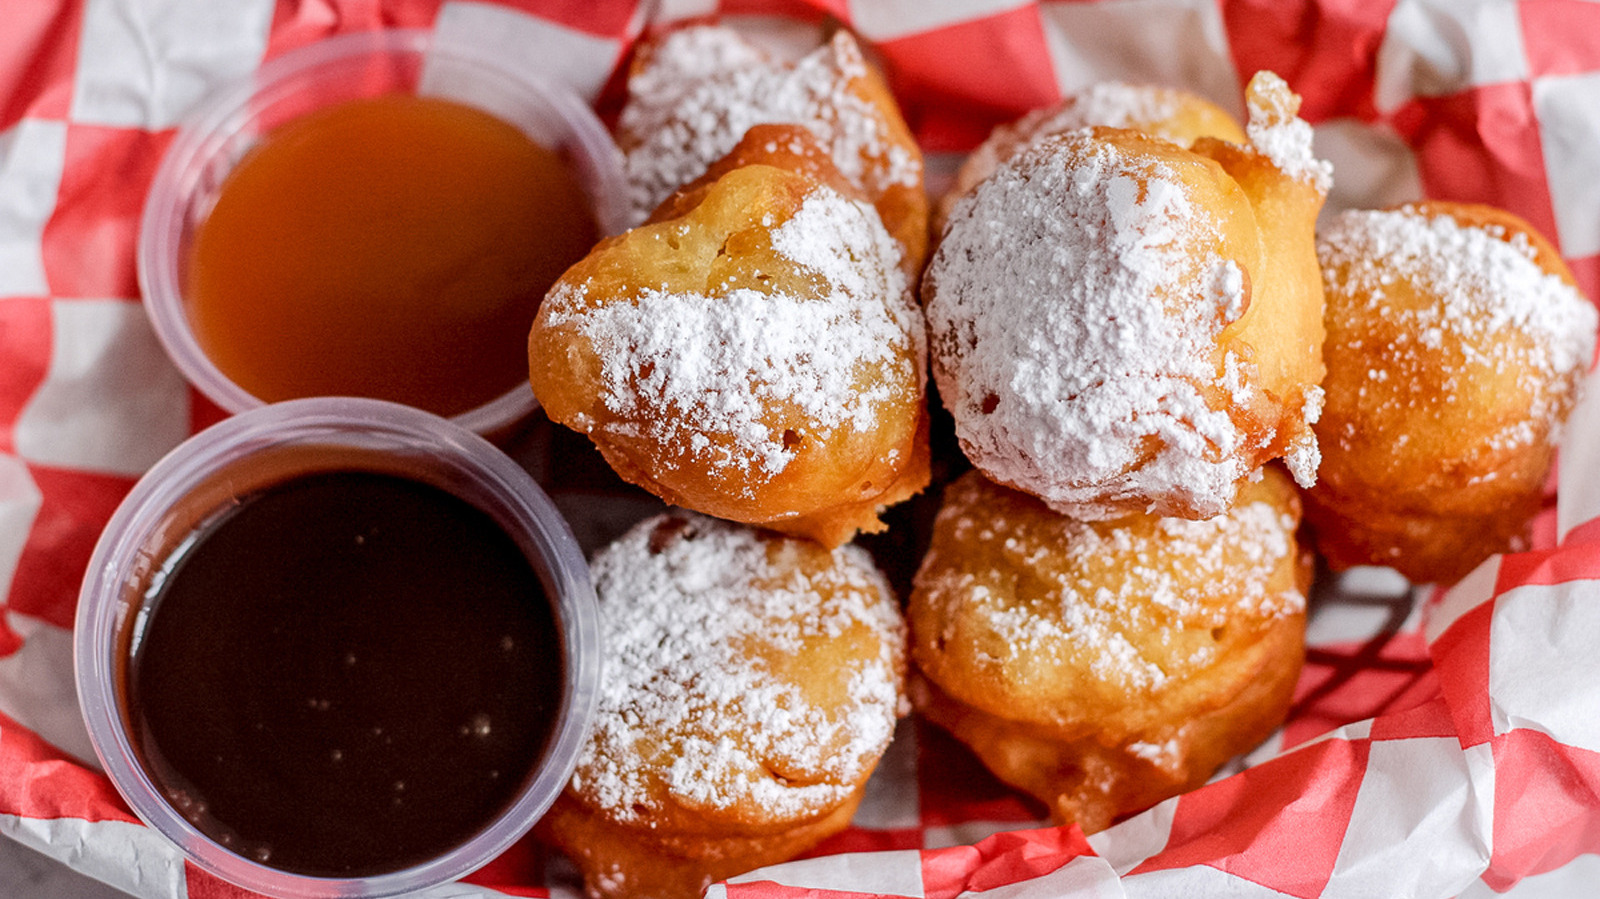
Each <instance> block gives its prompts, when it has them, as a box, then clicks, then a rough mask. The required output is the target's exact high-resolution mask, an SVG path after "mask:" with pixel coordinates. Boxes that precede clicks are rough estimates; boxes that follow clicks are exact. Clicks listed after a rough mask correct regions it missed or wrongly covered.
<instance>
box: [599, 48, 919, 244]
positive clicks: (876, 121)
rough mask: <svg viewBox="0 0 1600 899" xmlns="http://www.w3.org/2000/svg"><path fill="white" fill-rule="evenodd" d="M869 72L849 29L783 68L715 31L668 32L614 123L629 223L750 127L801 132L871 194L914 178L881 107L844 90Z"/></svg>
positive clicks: (909, 155)
mask: <svg viewBox="0 0 1600 899" xmlns="http://www.w3.org/2000/svg"><path fill="white" fill-rule="evenodd" d="M868 73H869V70H868V68H867V63H866V60H865V59H864V58H863V57H862V55H861V50H860V48H859V47H857V46H856V44H855V41H854V39H853V38H851V37H850V36H849V34H848V33H847V32H843V31H840V32H839V33H838V34H836V35H835V36H834V38H833V39H832V40H831V41H829V42H828V43H827V44H824V45H823V46H821V47H819V48H817V49H816V50H814V51H812V52H811V53H809V54H807V55H806V56H804V57H803V58H801V59H800V60H798V61H797V62H795V63H793V64H792V65H791V64H788V63H785V62H783V61H781V60H777V59H773V58H770V57H768V56H767V55H766V54H764V53H763V52H762V51H761V50H759V49H758V48H756V47H755V46H753V45H751V44H750V43H749V42H748V41H746V40H745V39H744V38H743V37H741V36H740V35H739V34H738V32H736V31H734V30H733V29H731V28H728V27H725V26H718V25H700V26H692V27H688V28H683V29H680V30H678V31H674V32H672V33H670V34H668V35H667V36H666V37H665V38H663V39H662V40H661V42H660V43H659V44H657V45H656V46H655V47H654V48H653V49H652V51H651V53H650V56H649V57H648V59H647V61H646V64H645V65H644V66H643V67H642V68H641V69H640V71H638V72H636V73H635V74H634V75H633V77H632V78H630V79H629V81H628V98H627V101H626V102H625V104H624V106H623V108H622V112H621V115H620V118H619V126H620V132H621V134H622V135H623V141H622V143H623V154H624V169H625V172H626V175H627V179H628V189H629V201H630V205H631V206H632V209H633V214H634V220H635V222H640V221H643V220H644V219H645V218H646V217H647V216H648V215H649V214H650V212H651V211H652V210H654V209H655V207H656V206H657V205H658V204H660V203H661V201H663V200H665V199H666V198H667V197H668V196H670V195H671V194H672V192H673V191H675V190H677V189H678V188H680V187H682V186H683V185H685V184H687V183H689V182H690V181H693V180H694V179H695V178H698V177H699V176H700V175H701V174H703V173H704V172H705V171H706V169H707V168H709V167H710V166H711V164H712V163H713V162H715V161H717V160H718V159H721V158H722V157H723V156H724V155H725V154H727V153H728V151H730V150H732V149H733V148H734V146H735V145H736V144H737V143H738V142H739V140H740V139H741V138H742V137H744V135H745V132H746V131H749V130H750V128H752V127H753V126H755V125H769V124H792V125H801V126H804V127H805V128H807V129H809V130H810V131H811V132H812V133H814V134H815V135H816V137H817V139H818V141H819V142H820V143H821V144H822V145H823V146H824V147H825V148H827V149H828V150H829V152H830V156H831V158H832V160H833V163H834V165H835V166H837V167H838V169H839V172H840V173H841V174H842V175H844V177H845V178H846V179H848V180H849V181H850V182H851V183H852V184H854V185H855V186H857V187H859V188H862V189H863V190H865V191H866V192H867V193H868V194H869V195H871V196H877V195H879V194H881V193H883V191H884V190H886V189H887V188H889V187H892V186H895V185H906V186H916V185H917V184H920V183H921V180H922V162H921V159H920V157H918V156H917V154H915V153H914V152H911V150H909V149H908V148H906V147H903V146H901V145H900V144H898V143H897V142H896V141H895V140H894V139H893V135H892V133H891V131H890V128H889V125H888V123H887V122H886V121H885V119H884V112H883V110H881V109H879V108H878V107H877V106H875V105H874V104H872V103H871V102H868V101H867V100H864V99H862V98H861V97H858V96H857V95H856V94H854V93H852V91H851V85H852V82H855V81H858V80H859V79H863V78H866V77H867V76H868Z"/></svg>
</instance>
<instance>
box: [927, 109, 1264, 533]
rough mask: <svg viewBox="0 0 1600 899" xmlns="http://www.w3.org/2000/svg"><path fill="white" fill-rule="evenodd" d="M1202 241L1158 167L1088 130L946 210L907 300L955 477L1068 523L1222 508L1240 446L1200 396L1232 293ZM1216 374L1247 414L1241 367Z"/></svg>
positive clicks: (1165, 171)
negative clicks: (1030, 498)
mask: <svg viewBox="0 0 1600 899" xmlns="http://www.w3.org/2000/svg"><path fill="white" fill-rule="evenodd" d="M1219 227H1220V226H1219V223H1218V222H1217V221H1216V220H1215V217H1214V216H1213V215H1211V214H1210V213H1209V212H1206V211H1203V210H1201V209H1198V208H1196V206H1195V204H1194V203H1193V202H1192V201H1191V199H1190V196H1189V193H1188V191H1187V189H1186V188H1185V186H1184V184H1183V183H1182V181H1181V180H1180V178H1179V175H1178V173H1177V172H1176V171H1175V170H1173V169H1172V168H1171V167H1170V166H1169V165H1168V163H1167V162H1166V161H1165V160H1161V159H1152V158H1136V157H1135V155H1134V154H1132V153H1129V152H1125V151H1124V150H1123V149H1121V148H1120V147H1119V146H1117V145H1113V144H1111V143H1108V142H1104V141H1099V140H1097V139H1096V138H1095V137H1094V135H1093V134H1092V133H1090V132H1074V133H1070V134H1066V135H1059V136H1055V137H1050V138H1045V139H1042V140H1040V141H1039V142H1037V143H1036V144H1034V145H1032V146H1030V147H1028V148H1026V149H1024V150H1023V151H1022V152H1020V153H1019V154H1018V155H1016V156H1015V157H1013V158H1012V159H1011V160H1009V161H1007V162H1006V163H1005V164H1003V165H1002V166H1001V167H1000V168H999V169H997V170H996V171H995V173H994V174H993V175H992V176H991V177H990V178H989V179H987V180H986V181H985V182H984V183H983V184H981V185H980V186H979V187H978V189H977V190H975V191H974V192H973V193H972V194H970V195H969V196H967V197H965V198H963V199H962V200H961V201H960V202H959V203H958V204H957V205H956V206H955V208H954V209H953V210H952V213H951V219H950V225H949V227H948V228H947V229H946V233H945V236H944V239H943V241H942V242H941V244H940V246H939V249H938V252H937V253H936V254H935V257H934V259H933V262H932V263H931V265H930V266H929V269H928V275H927V287H926V288H925V296H926V298H927V306H926V311H927V316H928V322H929V333H930V335H931V341H932V342H931V350H932V353H933V362H934V365H933V371H934V376H935V378H936V380H937V382H938V385H939V389H940V392H941V396H942V397H943V399H944V402H945V404H946V406H947V407H948V408H949V409H950V411H951V413H952V415H953V416H954V418H955V424H956V431H957V435H958V436H959V437H960V440H961V443H962V447H963V449H964V450H965V451H966V453H967V455H968V457H969V458H970V459H971V460H972V461H973V463H974V464H975V465H977V466H978V467H979V468H981V469H982V470H983V471H984V472H986V473H987V474H989V475H990V476H991V477H993V478H994V479H995V480H998V481H1001V482H1003V483H1007V484H1011V485H1012V486H1016V487H1019V488H1021V489H1023V490H1025V491H1027V492H1029V493H1032V494H1034V495H1036V496H1038V497H1039V498H1041V499H1043V500H1044V501H1045V502H1046V503H1047V504H1049V505H1050V506H1051V507H1052V508H1054V509H1056V510H1057V511H1059V512H1063V513H1065V514H1069V515H1073V516H1076V517H1080V518H1087V519H1095V518H1104V517H1107V516H1109V515H1114V514H1118V513H1119V512H1121V511H1122V510H1121V509H1119V508H1118V507H1117V505H1116V502H1118V501H1120V500H1122V499H1123V498H1125V497H1144V496H1152V497H1179V498H1181V499H1182V501H1183V502H1185V503H1187V504H1189V505H1191V506H1192V507H1193V508H1194V509H1196V510H1197V511H1198V514H1199V515H1201V516H1209V515H1214V514H1217V513H1218V512H1220V511H1222V510H1223V509H1225V508H1226V507H1227V505H1228V503H1229V502H1231V501H1232V498H1233V495H1234V493H1235V492H1236V482H1237V481H1238V480H1239V479H1240V478H1241V477H1243V476H1244V475H1246V474H1247V473H1248V469H1247V468H1246V466H1245V465H1244V463H1243V462H1242V461H1241V460H1240V458H1239V456H1238V451H1239V450H1240V449H1241V448H1242V445H1243V443H1244V442H1245V441H1246V439H1247V438H1246V436H1245V435H1244V434H1243V433H1242V431H1241V430H1240V429H1239V428H1238V427H1237V426H1236V424H1235V423H1234V422H1233V421H1232V419H1231V418H1230V417H1229V415H1228V413H1227V411H1226V410H1222V409H1213V408H1212V407H1211V406H1209V405H1208V403H1207V401H1206V395H1205V393H1206V390H1208V389H1213V388H1212V385H1213V384H1215V383H1216V382H1217V380H1218V371H1217V365H1218V363H1217V359H1216V346H1217V336H1218V334H1219V333H1220V332H1221V330H1222V329H1223V327H1225V326H1226V325H1227V324H1228V323H1229V322H1231V321H1233V320H1234V319H1236V318H1237V317H1238V316H1239V315H1241V314H1242V312H1243V310H1244V308H1245V302H1246V296H1247V295H1246V292H1245V291H1246V286H1245V281H1244V277H1243V273H1242V271H1241V270H1240V268H1239V267H1238V265H1237V264H1236V263H1235V262H1233V261H1232V260H1229V259H1226V258H1223V257H1222V256H1220V255H1219V254H1218V253H1217V252H1215V251H1214V250H1199V249H1197V247H1204V246H1215V245H1216V244H1217V242H1218V241H1219V239H1220V238H1219V237H1218V234H1219V232H1218V230H1217V229H1218V228H1219ZM1223 365H1224V371H1225V376H1224V385H1225V387H1226V388H1227V389H1228V390H1229V391H1230V392H1231V393H1232V395H1233V397H1234V399H1235V400H1236V401H1241V402H1243V401H1248V400H1249V399H1250V396H1251V394H1252V392H1253V391H1254V389H1255V388H1253V387H1252V386H1251V385H1250V383H1249V380H1248V378H1247V377H1246V374H1247V370H1248V369H1249V363H1248V362H1247V361H1245V360H1241V359H1237V358H1233V357H1231V355H1230V357H1229V358H1226V359H1224V360H1223ZM1152 446H1153V447H1154V448H1155V449H1154V454H1153V456H1152V455H1150V452H1151V447H1152ZM1108 500H1110V501H1111V503H1110V504H1108V502H1107V501H1108Z"/></svg>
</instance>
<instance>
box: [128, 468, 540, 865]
mask: <svg viewBox="0 0 1600 899" xmlns="http://www.w3.org/2000/svg"><path fill="white" fill-rule="evenodd" d="M152 583H153V584H154V587H153V588H152V591H151V595H150V597H149V598H148V599H147V600H146V604H145V607H144V609H143V610H142V611H141V612H140V616H141V618H143V619H144V623H143V624H142V626H141V627H142V630H141V633H139V635H138V636H137V637H136V639H135V640H134V644H133V647H132V658H131V659H130V662H129V665H128V667H127V669H126V672H125V674H124V677H125V678H126V680H125V682H124V684H123V687H122V689H123V690H124V695H125V697H126V699H125V703H126V704H125V710H126V714H127V716H128V718H129V731H130V733H131V734H132V735H133V738H134V739H133V742H134V747H135V751H136V752H137V754H138V756H139V759H140V762H141V764H142V766H143V767H144V768H145V770H146V771H147V772H148V773H149V774H150V776H151V778H152V780H153V781H154V782H155V783H156V785H157V787H158V789H160V790H161V792H162V793H163V795H164V796H165V797H166V798H167V800H168V802H169V803H170V804H171V805H172V806H173V807H174V808H175V809H176V810H177V811H178V812H179V813H180V814H183V815H184V816H185V817H186V818H188V819H189V820H190V821H191V822H192V823H193V824H194V825H195V826H196V827H197V828H198V829H199V830H200V831H201V832H202V833H205V834H207V835H208V836H210V837H211V838H212V839H213V840H215V841H217V842H218V843H219V844H221V845H223V846H225V847H227V848H229V849H231V850H232V851H234V852H235V853H237V854H239V855H242V856H244V857H246V858H251V859H254V860H257V861H259V862H262V863H263V864H267V865H270V866H272V867H275V868H279V869H281V870H285V871H292V872H295V873H300V874H308V875H312V876H333V877H357V876H368V875H373V874H381V873H387V872H390V871H396V870H400V869H402V868H405V867H408V866H410V865H413V864H416V863H418V862H421V861H424V860H426V859H429V858H432V857H435V856H437V855H439V854H441V853H443V852H445V851H447V850H449V849H451V848H453V847H455V846H458V845H460V844H461V843H463V842H464V841H466V840H467V839H469V838H471V837H472V835H473V834H475V833H477V832H479V831H480V830H481V829H482V828H483V827H485V826H486V825H487V824H488V823H489V822H490V821H491V820H492V819H493V818H494V817H496V816H497V815H498V814H499V813H500V812H501V811H503V810H504V809H505V808H506V807H508V806H509V805H510V803H511V802H513V801H514V800H515V798H516V796H517V794H518V793H519V792H520V791H521V789H522V787H523V785H524V784H526V783H527V780H528V777H529V776H530V775H531V773H532V772H533V771H534V769H535V767H536V766H537V765H538V764H539V761H540V759H541V758H542V757H543V755H544V753H545V751H546V749H547V746H548V745H549V742H550V739H551V735H552V733H553V731H554V728H555V725H556V723H557V716H558V714H559V711H560V708H561V702H562V694H563V687H562V677H563V671H564V661H563V652H562V642H561V636H560V629H559V626H558V624H557V622H556V618H555V612H554V609H553V607H552V606H551V603H550V600H549V599H548V597H547V595H546V594H545V592H544V589H543V587H542V585H541V581H540V578H539V576H538V574H537V572H536V571H535V569H534V567H533V565H532V563H530V561H529V560H528V557H527V555H526V553H525V552H524V551H523V549H522V547H521V546H520V545H519V544H518V543H517V541H516V540H514V539H513V538H512V537H510V536H509V535H508V534H507V533H506V532H505V531H504V530H503V529H502V528H501V527H500V525H499V524H498V523H497V522H496V521H495V520H494V519H493V518H492V517H491V516H489V515H488V514H487V513H485V512H483V511H481V510H480V509H478V508H477V507H476V506H474V505H472V504H471V503H469V502H467V501H466V500H463V499H461V498H459V497H457V496H455V495H454V494H451V493H448V492H446V491H444V490H442V489H440V488H438V487H434V486H432V485H430V484H426V483H422V482H420V481H415V480H412V479H410V478H407V477H403V476H397V475H392V474H387V473H381V472H373V471H360V470H335V471H322V472H316V473H312V474H307V475H302V476H299V477H296V478H292V479H290V480H288V481H285V482H282V483H279V484H276V485H274V486H271V487H267V488H265V489H262V490H259V491H256V492H254V493H251V494H248V495H246V496H244V497H241V498H240V499H239V502H238V504H237V505H236V506H233V507H230V508H228V509H227V510H226V511H224V512H223V513H221V514H219V515H217V516H215V517H214V520H211V521H208V522H205V523H202V524H201V525H200V526H198V527H197V528H195V529H194V531H193V532H192V533H191V534H190V538H189V539H188V540H185V541H183V542H182V543H181V544H180V546H179V547H178V548H177V549H176V550H175V551H174V552H173V553H172V555H171V557H169V558H168V559H167V560H166V561H165V562H164V563H163V566H162V573H161V575H159V576H158V577H157V578H155V579H154V580H153V581H152Z"/></svg>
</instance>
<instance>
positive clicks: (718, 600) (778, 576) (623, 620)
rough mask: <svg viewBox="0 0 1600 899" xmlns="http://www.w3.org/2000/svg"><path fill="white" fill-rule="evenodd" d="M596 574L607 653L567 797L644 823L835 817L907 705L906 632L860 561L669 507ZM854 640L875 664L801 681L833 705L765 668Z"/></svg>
mask: <svg viewBox="0 0 1600 899" xmlns="http://www.w3.org/2000/svg"><path fill="white" fill-rule="evenodd" d="M819 556H820V557H822V560H821V561H820V562H819V561H818V558H817V557H819ZM593 574H594V581H595V589H596V592H597V594H598V596H599V599H600V618H601V630H602V633H601V642H602V645H604V646H605V647H606V651H607V656H606V664H605V666H604V670H603V673H602V676H601V686H600V700H599V709H598V711H597V713H596V715H595V719H594V725H593V729H592V731H591V733H590V736H589V739H588V741H587V743H586V744H585V745H584V748H583V750H582V752H581V754H580V756H579V760H578V767H577V771H576V773H575V774H574V775H573V779H572V784H571V789H573V790H574V791H575V792H576V793H577V794H578V795H579V796H580V797H582V798H584V799H585V800H586V801H588V802H590V803H592V804H593V805H594V806H595V807H597V808H600V809H602V810H604V811H605V813H606V814H607V816H608V817H611V818H613V819H615V820H618V821H623V822H632V821H639V820H649V818H650V816H651V815H652V814H653V813H656V812H659V811H660V810H661V809H662V807H663V805H664V804H668V803H670V804H672V805H676V806H678V807H681V808H687V809H691V810H698V811H707V812H713V813H714V812H717V811H724V812H725V811H728V810H730V809H736V808H741V807H743V808H750V807H754V808H759V809H761V810H762V811H761V817H762V819H763V820H770V821H774V822H785V821H794V820H797V819H800V818H803V817H804V816H807V815H814V814H817V813H819V812H822V811H829V810H831V809H832V808H833V807H834V806H836V805H837V804H838V803H839V802H842V801H844V799H846V798H847V797H848V796H849V795H850V793H851V792H853V791H854V790H855V789H856V788H857V787H858V786H859V784H860V783H861V782H862V781H863V780H864V779H865V777H866V775H867V773H869V772H870V771H871V769H872V768H873V766H875V765H876V763H877V760H878V757H879V756H880V755H881V754H882V753H883V750H884V748H885V747H886V746H887V745H888V743H889V740H890V737H891V736H892V734H893V730H894V726H895V722H896V719H897V718H898V717H899V715H900V714H901V713H902V712H903V710H904V694H903V691H902V678H903V674H904V640H905V624H904V621H903V619H902V618H901V617H900V612H899V606H898V604H897V602H896V601H895V599H894V597H893V595H892V593H891V591H890V588H889V586H888V583H887V581H886V580H885V579H884V577H883V575H882V574H881V573H879V572H878V570H877V569H876V568H875V567H874V566H873V564H872V561H871V558H870V557H869V556H868V555H867V553H866V552H865V551H864V550H862V549H861V548H859V547H856V546H849V545H847V546H843V547H840V548H838V549H836V550H833V551H831V554H830V553H829V551H827V550H823V549H821V548H820V547H817V546H815V545H812V544H809V543H806V542H804V541H799V540H794V539H790V538H779V537H772V536H769V535H762V534H760V533H759V532H757V531H755V530H754V529H752V528H747V527H744V526H741V525H735V524H730V523H727V522H723V521H719V520H716V519H711V518H706V517H704V516H699V515H694V514H691V513H678V512H674V513H669V514H666V515H661V516H657V517H655V518H652V519H650V520H648V521H645V522H642V523H641V524H639V525H638V526H636V527H634V528H633V529H632V530H630V531H629V532H628V533H627V534H625V535H624V536H623V537H621V538H620V539H619V540H618V541H616V542H615V543H613V544H612V545H610V546H608V547H607V548H605V549H604V550H602V551H601V552H600V553H598V554H597V555H596V557H595V559H594V562H593ZM863 629H865V631H866V633H869V634H870V635H871V641H870V642H874V643H876V644H877V646H878V647H879V649H878V651H877V652H876V653H875V654H874V653H871V652H860V651H855V652H847V653H845V654H844V655H845V656H846V658H847V660H848V666H847V667H845V668H841V669H840V670H837V671H829V672H821V671H816V670H807V671H806V673H805V674H804V676H803V678H804V680H805V681H807V682H810V683H816V682H828V681H830V680H831V681H832V685H831V687H830V688H828V690H827V691H825V692H830V691H831V692H834V693H837V694H838V695H840V696H842V697H843V699H842V701H839V702H837V704H832V703H829V704H819V702H818V701H814V700H813V699H812V698H808V696H807V695H805V694H804V693H803V692H802V690H801V689H800V688H799V687H798V686H797V683H796V680H795V679H794V678H793V676H792V675H785V674H783V673H782V672H776V671H774V670H772V668H771V666H770V665H769V662H768V660H770V659H775V658H783V657H792V656H797V655H800V654H803V653H804V651H805V649H806V647H807V646H816V645H818V644H819V643H822V644H826V643H827V642H828V641H831V640H834V639H836V638H838V637H840V636H841V635H844V634H847V633H853V634H856V635H857V638H858V637H859V634H860V633H861V632H862V631H863ZM852 639H856V638H852ZM851 645H858V644H854V643H853V644H851Z"/></svg>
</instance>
